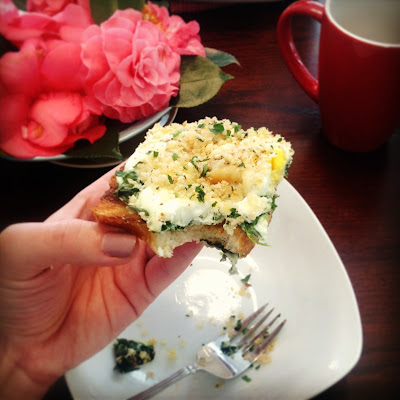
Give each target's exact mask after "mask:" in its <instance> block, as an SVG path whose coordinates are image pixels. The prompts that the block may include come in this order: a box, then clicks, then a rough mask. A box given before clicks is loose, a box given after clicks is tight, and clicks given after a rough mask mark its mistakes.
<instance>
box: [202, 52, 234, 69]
mask: <svg viewBox="0 0 400 400" xmlns="http://www.w3.org/2000/svg"><path fill="white" fill-rule="evenodd" d="M205 50H206V57H207V58H208V59H209V60H210V61H212V62H213V63H214V64H217V65H218V67H225V66H226V65H230V64H237V65H239V66H241V65H240V63H239V61H238V60H237V59H236V57H234V56H232V55H231V54H229V53H225V52H224V51H221V50H217V49H212V48H210V47H206V48H205Z"/></svg>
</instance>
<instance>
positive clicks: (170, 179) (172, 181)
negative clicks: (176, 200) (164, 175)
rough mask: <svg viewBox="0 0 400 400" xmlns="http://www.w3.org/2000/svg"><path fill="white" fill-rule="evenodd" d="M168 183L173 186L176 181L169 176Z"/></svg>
mask: <svg viewBox="0 0 400 400" xmlns="http://www.w3.org/2000/svg"><path fill="white" fill-rule="evenodd" d="M168 182H169V183H170V184H171V185H172V184H173V183H174V180H173V179H172V176H171V175H168Z"/></svg>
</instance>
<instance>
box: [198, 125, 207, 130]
mask: <svg viewBox="0 0 400 400" xmlns="http://www.w3.org/2000/svg"><path fill="white" fill-rule="evenodd" d="M205 125H206V124H199V125H197V127H198V128H200V129H201V128H204V126H205Z"/></svg>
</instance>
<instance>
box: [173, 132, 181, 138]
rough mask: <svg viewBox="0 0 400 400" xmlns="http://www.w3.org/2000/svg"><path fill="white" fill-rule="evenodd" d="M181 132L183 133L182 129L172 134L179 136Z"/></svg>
mask: <svg viewBox="0 0 400 400" xmlns="http://www.w3.org/2000/svg"><path fill="white" fill-rule="evenodd" d="M180 133H182V131H176V132H175V133H174V134H173V135H172V136H173V137H177V136H178V135H179V134H180Z"/></svg>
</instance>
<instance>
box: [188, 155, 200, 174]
mask: <svg viewBox="0 0 400 400" xmlns="http://www.w3.org/2000/svg"><path fill="white" fill-rule="evenodd" d="M196 158H197V156H194V157H192V159H191V160H190V163H191V164H192V165H193V166H194V167H195V168H196V170H197V171H198V170H199V167H198V166H197V164H196V162H195V161H194V160H195V159H196Z"/></svg>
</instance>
